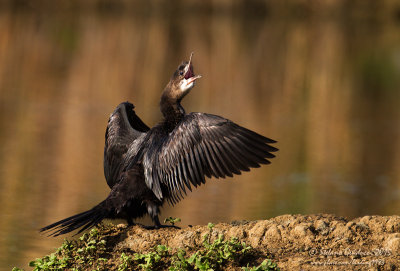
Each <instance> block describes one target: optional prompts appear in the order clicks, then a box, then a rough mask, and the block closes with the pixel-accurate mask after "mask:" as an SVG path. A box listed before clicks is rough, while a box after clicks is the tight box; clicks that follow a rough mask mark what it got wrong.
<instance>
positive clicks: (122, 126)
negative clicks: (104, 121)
mask: <svg viewBox="0 0 400 271" xmlns="http://www.w3.org/2000/svg"><path fill="white" fill-rule="evenodd" d="M133 109H134V106H133V104H131V103H129V102H124V103H121V104H119V105H118V106H117V108H116V109H115V110H114V112H113V113H112V114H111V116H110V119H109V120H108V125H107V130H106V140H105V146H104V176H105V177H106V180H107V184H108V186H109V187H110V188H112V187H113V186H114V185H115V184H116V183H117V181H118V179H119V178H118V177H119V173H120V167H121V166H122V164H123V158H124V154H125V153H126V152H127V150H128V148H129V146H130V145H131V144H132V143H133V141H135V140H136V139H137V138H139V137H140V136H141V135H143V134H145V133H146V132H147V131H148V130H150V128H149V127H148V126H147V125H146V124H144V123H143V121H142V120H141V119H140V118H139V117H138V116H137V115H136V113H135V111H134V110H133Z"/></svg>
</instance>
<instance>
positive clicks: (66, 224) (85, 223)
mask: <svg viewBox="0 0 400 271" xmlns="http://www.w3.org/2000/svg"><path fill="white" fill-rule="evenodd" d="M106 217H107V212H106V211H105V210H103V208H101V204H99V205H97V206H96V207H94V208H93V209H91V210H89V211H86V212H83V213H80V214H77V215H73V216H70V217H68V218H65V219H63V220H60V221H58V222H55V223H53V224H50V225H48V226H46V227H43V228H41V229H40V232H46V231H48V232H50V234H49V235H48V236H54V237H55V236H59V235H62V234H66V233H69V232H72V231H74V230H76V229H78V228H80V227H83V228H82V229H80V230H79V231H78V232H77V233H76V234H79V233H81V232H83V231H84V230H86V229H89V228H91V227H94V226H96V225H97V224H99V223H100V222H101V221H102V220H103V219H104V218H106ZM76 234H75V235H76Z"/></svg>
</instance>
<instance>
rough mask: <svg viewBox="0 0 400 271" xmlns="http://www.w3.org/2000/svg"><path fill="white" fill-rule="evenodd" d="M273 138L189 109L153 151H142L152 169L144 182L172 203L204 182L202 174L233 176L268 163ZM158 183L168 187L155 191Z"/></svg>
mask: <svg viewBox="0 0 400 271" xmlns="http://www.w3.org/2000/svg"><path fill="white" fill-rule="evenodd" d="M275 142H276V141H274V140H272V139H269V138H267V137H264V136H262V135H259V134H257V133H255V132H253V131H251V130H249V129H246V128H243V127H241V126H239V125H237V124H235V123H233V122H231V121H229V120H227V119H224V118H222V117H219V116H215V115H210V114H203V113H191V114H188V115H186V116H185V117H184V119H183V120H182V121H181V122H180V123H178V125H177V127H175V129H174V130H173V131H171V132H170V133H169V134H168V135H167V136H165V140H163V141H162V142H161V143H160V146H159V148H158V149H157V151H156V152H147V153H145V154H144V156H145V157H144V160H145V161H147V162H146V163H145V167H148V169H147V170H151V169H149V168H152V169H154V170H152V172H153V174H151V176H147V175H146V176H147V177H148V178H152V180H146V183H147V184H148V185H149V184H150V185H149V187H150V186H151V187H150V188H151V189H153V192H155V194H156V195H157V197H159V198H160V199H161V198H163V197H166V198H167V199H168V201H169V202H170V203H171V204H175V203H177V202H178V201H180V200H181V199H182V198H183V197H184V195H186V189H189V190H190V191H192V186H194V187H197V186H199V185H201V184H202V183H205V177H208V178H210V177H211V176H214V177H216V178H220V177H221V178H224V177H226V176H230V177H232V176H233V174H241V171H249V170H250V168H255V167H260V164H268V163H270V162H269V161H268V160H267V159H270V158H273V157H275V155H273V154H272V153H271V152H275V151H277V150H278V149H276V148H274V147H272V146H270V145H269V144H272V143H275ZM145 171H146V169H145ZM155 172H156V173H155ZM161 184H163V185H164V188H166V189H167V191H163V192H162V195H160V194H159V193H157V192H159V191H158V189H160V187H161ZM154 190H156V191H154Z"/></svg>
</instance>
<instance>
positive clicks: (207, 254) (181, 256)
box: [169, 223, 251, 271]
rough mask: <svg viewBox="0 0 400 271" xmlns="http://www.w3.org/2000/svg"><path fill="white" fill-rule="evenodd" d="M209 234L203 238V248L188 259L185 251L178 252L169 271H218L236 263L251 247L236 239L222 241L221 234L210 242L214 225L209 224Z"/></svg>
mask: <svg viewBox="0 0 400 271" xmlns="http://www.w3.org/2000/svg"><path fill="white" fill-rule="evenodd" d="M208 228H209V230H210V232H209V233H207V234H205V235H204V236H203V243H202V245H203V247H202V248H201V249H199V250H198V251H197V252H195V253H193V254H192V255H191V256H190V257H186V251H184V250H179V251H178V253H177V254H176V255H175V256H174V257H173V260H172V263H171V267H170V269H169V270H170V271H178V270H190V269H191V268H194V269H198V270H207V271H208V270H218V269H221V268H222V266H224V265H225V264H227V263H228V262H234V261H238V260H239V259H240V258H241V257H243V256H244V255H246V254H247V253H248V252H249V251H250V250H251V247H250V246H247V245H246V244H245V243H244V242H239V240H238V239H237V238H231V239H230V240H224V237H223V235H222V234H220V235H219V236H218V238H217V239H216V240H215V241H214V242H211V235H212V231H213V228H214V224H212V223H209V224H208Z"/></svg>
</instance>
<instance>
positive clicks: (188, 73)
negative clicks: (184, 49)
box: [185, 53, 201, 84]
mask: <svg viewBox="0 0 400 271" xmlns="http://www.w3.org/2000/svg"><path fill="white" fill-rule="evenodd" d="M192 56H193V53H191V54H190V59H189V63H188V64H187V65H186V71H185V79H186V80H188V84H190V83H192V82H194V81H196V80H197V79H199V78H200V77H201V75H194V72H193V64H192Z"/></svg>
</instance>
